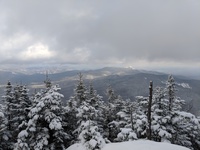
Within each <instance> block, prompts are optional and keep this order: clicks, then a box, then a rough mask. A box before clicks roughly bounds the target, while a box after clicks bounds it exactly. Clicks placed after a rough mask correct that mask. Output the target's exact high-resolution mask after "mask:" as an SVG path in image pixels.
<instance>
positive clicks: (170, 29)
mask: <svg viewBox="0 0 200 150" xmlns="http://www.w3.org/2000/svg"><path fill="white" fill-rule="evenodd" d="M0 64H1V66H2V65H4V66H5V65H12V64H15V65H16V64H19V65H25V64H26V65H37V64H39V65H41V64H46V65H47V64H72V65H74V66H76V65H77V66H79V67H80V66H87V65H88V66H94V68H95V67H96V66H120V67H121V66H124V67H127V66H133V67H136V68H138V67H150V66H151V67H161V68H162V67H172V66H174V67H198V68H200V1H199V0H1V1H0ZM80 64H81V65H80Z"/></svg>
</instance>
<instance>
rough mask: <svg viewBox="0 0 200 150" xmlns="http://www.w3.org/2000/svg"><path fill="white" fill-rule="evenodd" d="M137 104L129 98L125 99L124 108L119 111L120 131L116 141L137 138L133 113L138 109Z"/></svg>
mask: <svg viewBox="0 0 200 150" xmlns="http://www.w3.org/2000/svg"><path fill="white" fill-rule="evenodd" d="M135 106H136V104H135V103H134V102H131V101H130V100H129V99H128V100H125V101H123V103H122V106H121V107H122V109H121V110H120V111H119V112H118V113H117V116H118V119H119V120H118V124H119V126H118V127H119V128H120V132H119V133H118V134H117V138H116V139H115V141H118V142H122V141H129V140H136V139H137V135H136V133H135V131H134V128H133V113H134V112H135V109H136V108H135Z"/></svg>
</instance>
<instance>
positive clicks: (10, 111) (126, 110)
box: [0, 73, 200, 150]
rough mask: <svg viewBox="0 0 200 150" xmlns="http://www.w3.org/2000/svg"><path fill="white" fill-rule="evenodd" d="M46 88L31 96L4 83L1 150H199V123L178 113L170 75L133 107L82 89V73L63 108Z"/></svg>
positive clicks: (52, 88) (56, 93)
mask: <svg viewBox="0 0 200 150" xmlns="http://www.w3.org/2000/svg"><path fill="white" fill-rule="evenodd" d="M45 85H46V86H45V88H44V89H42V90H41V91H39V92H37V93H34V94H31V95H30V94H29V90H28V89H27V88H26V86H24V85H16V86H13V85H12V84H11V82H9V81H8V83H7V85H6V87H5V94H4V96H3V97H2V102H3V103H2V104H0V149H2V150H64V149H66V148H67V147H69V146H70V145H72V144H74V143H77V142H79V143H82V144H83V145H84V146H85V147H86V148H87V149H88V150H97V149H101V148H102V147H103V146H104V145H105V143H110V142H122V141H130V140H137V139H150V140H153V141H157V142H163V141H165V142H170V143H173V144H178V145H182V146H185V147H188V148H190V149H193V150H198V149H200V119H199V118H198V117H196V116H195V115H193V114H191V113H189V112H186V111H184V110H183V109H182V106H183V105H184V100H182V99H181V98H180V97H177V96H176V92H177V90H176V85H175V81H174V78H173V76H172V75H169V77H168V79H167V81H166V86H165V87H155V88H153V82H150V87H149V97H144V96H137V97H136V100H135V101H131V100H130V99H127V100H124V99H123V98H122V97H121V96H120V95H117V94H116V93H115V92H114V90H113V89H112V87H111V86H109V87H108V88H107V89H106V93H107V100H106V101H103V100H102V99H103V98H102V96H100V95H99V94H98V93H97V91H96V90H95V89H94V87H93V85H92V83H90V85H89V86H88V87H86V85H85V83H84V81H83V75H82V74H81V73H80V74H79V75H78V82H77V84H76V86H75V89H74V93H72V96H71V97H70V98H69V100H67V104H66V106H64V105H63V103H62V100H63V99H64V96H63V95H62V94H61V93H60V87H59V86H58V85H52V83H51V81H50V80H49V79H48V78H47V80H46V81H45ZM147 88H148V87H147Z"/></svg>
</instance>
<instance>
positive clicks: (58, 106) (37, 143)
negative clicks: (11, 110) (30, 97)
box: [15, 85, 68, 150]
mask: <svg viewBox="0 0 200 150" xmlns="http://www.w3.org/2000/svg"><path fill="white" fill-rule="evenodd" d="M59 90H60V88H59V87H58V85H56V86H52V87H47V89H46V90H45V91H43V92H41V93H38V94H36V95H35V99H34V105H33V106H32V107H31V109H30V112H29V114H28V116H29V118H30V119H29V121H28V124H27V128H26V129H25V130H22V131H21V132H20V133H19V135H18V142H17V144H16V148H15V149H29V148H30V149H37V150H43V149H52V150H54V149H63V150H64V149H65V140H67V139H68V134H67V133H66V132H64V130H63V127H62V117H61V114H62V111H63V109H62V103H61V98H62V97H63V95H62V94H60V93H59V92H58V91H59Z"/></svg>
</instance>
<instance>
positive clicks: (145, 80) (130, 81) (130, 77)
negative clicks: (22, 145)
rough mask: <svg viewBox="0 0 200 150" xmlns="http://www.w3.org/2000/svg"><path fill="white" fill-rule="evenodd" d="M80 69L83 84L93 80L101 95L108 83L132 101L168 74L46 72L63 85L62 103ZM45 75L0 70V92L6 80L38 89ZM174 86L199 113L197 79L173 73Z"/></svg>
mask: <svg viewBox="0 0 200 150" xmlns="http://www.w3.org/2000/svg"><path fill="white" fill-rule="evenodd" d="M79 72H81V73H82V74H83V75H84V77H83V79H84V83H85V85H86V86H89V84H90V82H92V83H93V85H94V88H95V89H96V90H97V92H98V93H99V94H100V95H101V96H103V99H104V100H106V99H107V97H106V95H105V93H106V88H107V87H108V86H111V87H112V88H113V89H114V90H115V93H116V94H119V95H121V96H122V98H124V99H128V98H130V99H131V100H135V96H148V87H149V82H150V81H153V84H154V87H156V86H162V87H164V86H165V82H166V80H167V78H168V74H165V73H160V72H155V71H146V70H135V69H132V68H111V67H107V68H102V69H97V70H73V71H65V72H61V73H55V74H49V75H48V76H49V78H50V79H51V81H52V82H53V84H59V85H60V87H61V88H62V90H61V93H62V94H64V96H65V102H66V101H67V100H68V99H69V97H70V96H72V95H73V89H74V88H75V85H76V83H77V81H78V76H77V74H78V73H79ZM45 77H46V75H45V74H38V73H37V74H29V75H27V74H23V73H14V72H8V71H7V72H5V71H0V95H1V96H2V95H3V92H4V90H3V89H4V86H5V84H6V83H7V81H8V80H9V81H11V82H12V84H13V85H15V84H23V85H24V84H25V85H27V86H28V88H29V89H30V93H32V92H33V91H34V90H35V89H37V90H39V89H40V88H42V87H44V82H43V81H44V80H45ZM174 78H175V81H176V85H177V89H178V91H177V96H179V97H181V98H182V99H184V100H186V102H187V104H186V105H185V109H190V111H191V112H192V113H194V114H198V115H199V113H200V80H195V79H191V78H189V77H184V76H177V75H176V76H174Z"/></svg>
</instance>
